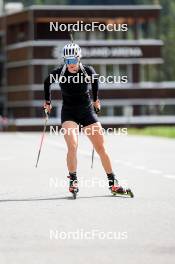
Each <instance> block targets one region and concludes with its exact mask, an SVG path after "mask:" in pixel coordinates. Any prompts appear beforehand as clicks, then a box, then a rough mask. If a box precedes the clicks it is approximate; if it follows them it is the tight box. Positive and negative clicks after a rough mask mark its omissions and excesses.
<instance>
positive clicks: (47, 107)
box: [43, 101, 52, 114]
mask: <svg viewBox="0 0 175 264" xmlns="http://www.w3.org/2000/svg"><path fill="white" fill-rule="evenodd" d="M43 107H44V111H45V112H47V113H48V114H50V112H51V109H52V105H51V103H50V102H49V101H46V102H45V103H44V106H43Z"/></svg>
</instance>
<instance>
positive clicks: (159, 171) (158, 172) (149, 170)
mask: <svg viewBox="0 0 175 264" xmlns="http://www.w3.org/2000/svg"><path fill="white" fill-rule="evenodd" d="M147 171H148V172H150V173H152V174H163V171H161V170H156V169H147Z"/></svg>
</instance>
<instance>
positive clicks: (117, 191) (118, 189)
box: [110, 185, 134, 198]
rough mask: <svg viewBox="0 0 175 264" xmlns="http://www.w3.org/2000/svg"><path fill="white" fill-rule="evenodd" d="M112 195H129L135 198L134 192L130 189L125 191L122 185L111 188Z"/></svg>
mask: <svg viewBox="0 0 175 264" xmlns="http://www.w3.org/2000/svg"><path fill="white" fill-rule="evenodd" d="M110 190H111V193H112V194H113V195H114V196H115V195H127V196H130V197H131V198H133V197H134V194H133V192H132V191H131V190H130V189H126V190H125V189H124V188H123V187H122V186H120V185H117V186H115V185H113V186H112V187H111V188H110Z"/></svg>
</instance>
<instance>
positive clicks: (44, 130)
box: [35, 109, 49, 168]
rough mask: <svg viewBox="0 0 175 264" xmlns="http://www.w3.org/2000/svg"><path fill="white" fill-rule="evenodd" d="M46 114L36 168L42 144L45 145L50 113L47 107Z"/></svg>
mask: <svg viewBox="0 0 175 264" xmlns="http://www.w3.org/2000/svg"><path fill="white" fill-rule="evenodd" d="M45 115H46V116H45V122H44V128H43V133H42V136H41V142H40V146H39V151H38V157H37V161H36V165H35V168H37V166H38V162H39V158H40V153H41V148H42V145H43V140H44V136H45V132H46V127H47V121H48V118H49V114H48V111H47V109H45Z"/></svg>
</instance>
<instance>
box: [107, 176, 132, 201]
mask: <svg viewBox="0 0 175 264" xmlns="http://www.w3.org/2000/svg"><path fill="white" fill-rule="evenodd" d="M108 181H109V190H110V191H111V193H112V195H114V196H115V195H124V196H125V195H126V196H129V197H131V198H133V197H134V194H133V192H132V191H131V189H124V188H123V187H122V186H120V185H119V183H118V181H117V179H116V178H115V175H113V174H112V175H110V176H108Z"/></svg>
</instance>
